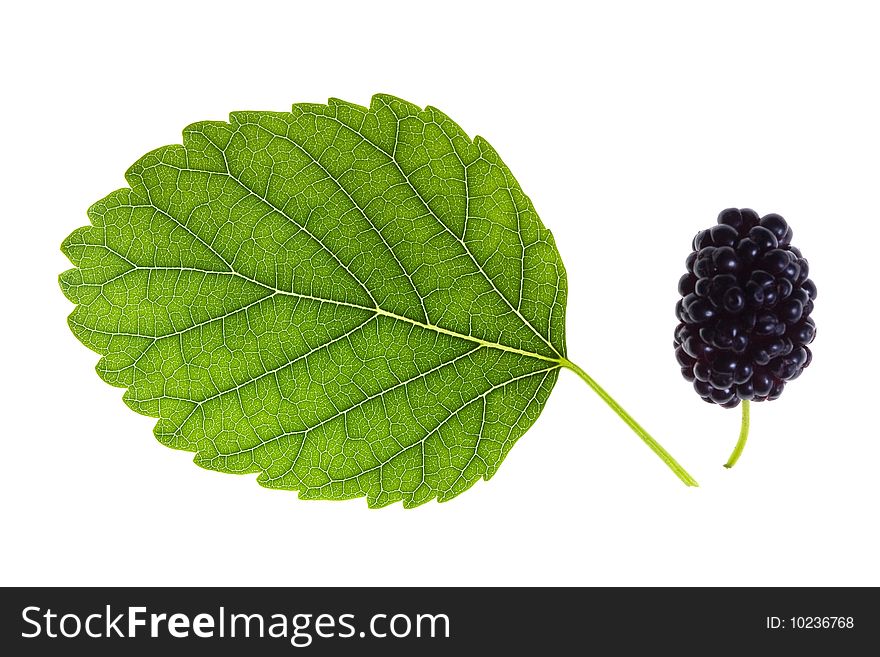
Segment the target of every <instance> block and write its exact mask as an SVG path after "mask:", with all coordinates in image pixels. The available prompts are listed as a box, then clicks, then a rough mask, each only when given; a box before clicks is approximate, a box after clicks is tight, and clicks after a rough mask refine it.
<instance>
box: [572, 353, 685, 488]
mask: <svg viewBox="0 0 880 657" xmlns="http://www.w3.org/2000/svg"><path fill="white" fill-rule="evenodd" d="M559 362H560V364H561V365H562V366H563V367H567V368H568V369H570V370H571V371H572V372H574V373H575V374H577V375H578V376H579V377H581V379H583V380H584V382H585V383H586V384H587V385H588V386H590V388H592V389H593V392H595V393H596V394H597V395H599V397H601V398H602V401H604V402H605V403H606V404H608V406H610V407H611V410H612V411H614V412H615V413H617V415H618V416H619V417H620V419H621V420H623V421H624V422H625V423H626V425H627V426H628V427H629V428H630V429H632V430H633V431H634V432H635V433H636V435H637V436H638V437H639V438H641V439H642V440H643V441H644V442H645V444H646V445H647V446H648V447H650V448H651V450H652V451H653V452H654V453H655V454H656V455H657V456H659V457H660V459H661V460H662V461H663V462H664V463H665V464H666V465H667V466H668V467H669V469H670V470H672V471H673V472H674V473H675V476H676V477H678V478H679V479H681V480H682V481H683V482H684V484H685V485H686V486H699V484H698V483H697V480H696V479H694V478H693V477H692V476H691V475H690V474H688V471H687V470H685V469H684V468H683V467H681V465H679V463H678V461H676V460H675V459H674V458H672V455H671V454H670V453H669V452H667V451H666V450H665V449H663V447H662V446H661V445H660V443H658V442H657V441H656V440H654V439H653V438H652V437H651V434H649V433H648V432H647V431H645V430H644V429H643V428H642V426H641V425H640V424H639V423H638V422H636V421H635V420H634V419H633V417H632V416H631V415H630V414H629V413H627V412H626V411H625V410H624V409H623V407H622V406H621V405H620V404H618V403H617V401H616V400H615V399H614V398H613V397H612V396H611V395H609V394H608V393H607V392H605V390H604V389H603V388H602V386H600V385H599V384H598V383H596V381H595V380H594V379H593V377H591V376H590V375H589V374H587V373H586V372H584V371H583V370H582V369H581V368H580V367H578V366H577V365H575V364H574V363H572V362H571V361H570V360H568V359H566V358H563V359H562V360H560V361H559Z"/></svg>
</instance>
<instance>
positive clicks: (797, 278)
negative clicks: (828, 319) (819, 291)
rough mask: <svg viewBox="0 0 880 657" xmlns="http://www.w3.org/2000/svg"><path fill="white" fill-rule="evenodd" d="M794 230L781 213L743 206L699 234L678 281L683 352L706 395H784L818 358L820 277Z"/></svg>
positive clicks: (714, 399) (728, 400) (711, 398)
mask: <svg viewBox="0 0 880 657" xmlns="http://www.w3.org/2000/svg"><path fill="white" fill-rule="evenodd" d="M791 238H792V230H791V227H790V226H789V225H788V223H787V222H786V221H785V219H783V218H782V217H780V216H779V215H778V214H768V215H764V216H763V217H758V214H757V213H756V212H755V211H754V210H749V209H742V210H739V209H736V208H729V209H727V210H724V211H723V212H721V214H719V215H718V225H717V226H713V227H712V228H710V229H708V230H703V231H700V232H699V233H697V235H696V237H694V241H693V245H692V246H693V252H692V253H691V254H690V255H689V256H688V257H687V260H686V261H685V265H686V267H687V273H686V274H685V275H684V276H682V277H681V279H680V280H679V281H678V292H679V294H681V297H682V298H681V299H680V300H679V302H678V303H677V304H676V306H675V315H676V317H677V318H678V321H679V322H680V323H679V325H678V326H677V327H676V329H675V357H676V360H678V364H679V365H680V366H681V374H682V376H684V378H685V379H687V380H688V381H690V382H692V383H693V385H694V389H695V390H696V391H697V394H699V395H700V397H701V398H702V399H703V400H704V401H707V402H709V403H711V404H720V405H721V406H723V407H725V408H733V407H735V406H737V405H738V404H739V403H740V401H741V400H749V401H766V400H770V401H772V400H774V399H778V398H779V396H780V395H781V394H782V391H783V389H784V388H785V384H786V383H787V382H788V381H792V380H793V379H796V378H797V377H799V376H800V375H801V372H803V370H804V368H806V367H807V366H808V365H809V364H810V361H811V360H812V354H811V353H810V349H809V347H808V346H807V345H808V344H810V343H811V342H812V341H813V338H815V336H816V324H815V323H814V322H813V320H812V319H811V318H810V314H811V313H812V312H813V301H814V300H815V298H816V285H815V284H814V283H813V281H812V280H810V279H809V278H808V277H809V272H810V267H809V264H808V263H807V260H806V259H805V258H804V257H803V256H802V255H801V252H800V251H799V250H798V249H797V248H796V247H794V246H792V245H791Z"/></svg>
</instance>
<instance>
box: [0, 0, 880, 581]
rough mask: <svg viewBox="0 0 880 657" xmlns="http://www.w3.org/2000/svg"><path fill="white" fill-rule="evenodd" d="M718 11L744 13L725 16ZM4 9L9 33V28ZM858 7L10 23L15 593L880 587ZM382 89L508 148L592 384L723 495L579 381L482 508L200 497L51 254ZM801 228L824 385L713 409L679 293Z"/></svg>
mask: <svg viewBox="0 0 880 657" xmlns="http://www.w3.org/2000/svg"><path fill="white" fill-rule="evenodd" d="M722 6H723V8H722ZM11 7H12V8H11ZM876 11H877V10H876V9H874V8H873V7H872V5H871V3H867V2H865V3H854V2H835V3H822V4H821V5H820V4H819V3H811V2H791V3H782V2H766V1H762V2H742V1H741V2H737V3H724V4H723V5H722V3H705V2H692V3H685V2H664V3H651V2H645V3H635V2H615V3H611V2H608V3H585V2H578V3H570V4H569V3H561V2H558V3H554V2H546V1H545V2H540V3H534V2H533V3H527V4H522V5H518V4H516V3H512V2H505V3H497V4H496V3H487V2H474V1H469V2H461V3H459V2H450V1H449V0H444V1H443V2H433V3H415V2H399V3H398V2H362V3H361V2H357V3H346V2H332V3H331V2H311V3H287V2H277V3H269V2H256V1H253V0H251V1H249V2H236V3H221V2H187V3H183V2H155V1H154V2H151V3H120V2H112V3H106V4H98V3H80V2H76V3H68V2H58V3H54V4H53V3H47V2H29V3H15V4H14V5H7V6H6V8H4V10H3V14H4V16H3V18H2V21H0V22H2V28H0V29H2V32H3V34H2V39H0V50H2V52H0V55H2V61H3V68H2V78H3V83H2V89H3V102H2V107H0V112H2V133H3V134H2V140H0V167H2V176H0V184H2V187H3V194H2V199H3V202H2V216H3V219H2V221H3V226H2V238H0V239H2V246H3V248H2V257H0V267H2V278H0V280H2V285H3V294H2V296H3V304H2V311H0V312H2V322H0V332H2V336H0V337H2V345H3V349H2V354H3V356H2V381H0V386H2V396H0V400H2V402H0V403H2V416H3V423H2V441H3V450H2V461H3V468H2V475H0V500H2V501H0V505H2V511H0V513H2V517H0V523H2V527H3V535H4V538H3V540H2V542H0V557H2V558H0V583H2V584H4V585H10V584H20V585H37V584H44V585H45V584H111V585H135V584H140V585H165V584H169V585H170V584H193V585H195V584H217V585H220V584H225V585H245V584H253V585H272V584H278V585H348V584H388V585H391V584H405V585H431V584H439V585H447V584H448V585H451V584H462V585H464V584H473V585H492V584H496V585H513V584H528V585H533V584H554V585H568V584H578V585H642V584H647V585H670V584H676V585H677V584H689V585H814V584H816V585H867V584H871V585H880V560H878V558H877V555H878V553H880V540H878V522H877V502H878V499H880V476H878V464H880V435H878V434H880V432H878V431H877V406H878V404H877V390H876V380H877V373H876V371H877V359H878V347H877V330H878V320H880V313H878V311H877V290H878V282H877V272H878V268H877V266H876V265H875V264H874V263H875V262H876V258H877V255H876V254H877V251H876V249H878V246H880V243H878V238H880V234H878V227H877V226H878V201H880V199H878V194H877V191H878V183H880V85H878V65H880V40H878V38H877V34H878V30H880V20H878V14H877V13H876ZM375 92H387V93H393V94H395V95H398V96H401V97H403V98H406V99H408V100H410V101H413V102H415V103H418V104H420V105H427V104H431V105H436V106H437V107H439V108H441V109H442V110H444V111H445V112H446V113H448V114H449V115H450V116H451V117H453V118H454V119H455V120H456V121H457V122H458V123H459V124H460V125H461V126H462V127H464V129H465V130H467V131H468V132H469V133H470V134H471V135H475V134H480V135H483V136H484V137H486V138H487V139H488V140H489V141H490V142H491V143H492V144H493V145H494V146H495V147H496V148H497V149H498V151H499V152H500V153H501V155H502V157H503V158H504V159H505V161H506V162H507V164H508V165H509V166H510V168H511V169H512V171H513V172H514V174H515V175H516V176H517V178H518V179H519V181H520V182H521V184H522V186H523V188H524V189H525V190H526V192H527V193H528V194H529V195H530V196H531V198H532V200H533V201H534V203H535V206H536V208H537V209H538V212H539V213H540V215H541V217H542V219H543V220H544V222H545V223H546V224H547V226H548V227H550V228H551V229H552V230H553V232H554V234H555V235H556V239H557V242H558V244H559V248H560V251H561V253H562V258H563V260H564V262H565V263H566V265H567V268H568V279H569V287H570V295H569V304H568V343H569V355H570V357H571V358H572V360H574V361H575V362H578V363H579V364H581V365H582V366H583V367H584V368H585V369H586V370H587V371H588V372H590V373H591V374H592V375H593V376H594V377H595V378H596V379H598V380H599V381H600V382H601V383H602V384H603V385H604V386H605V387H606V388H607V389H608V390H609V391H610V392H611V393H612V394H613V395H615V396H616V397H617V398H618V400H619V401H620V402H621V403H622V404H623V405H624V406H625V407H626V408H627V409H628V410H630V411H631V412H632V413H633V415H635V417H636V418H638V419H639V420H640V421H641V422H642V423H643V424H644V425H645V427H646V428H647V429H648V430H649V431H651V432H652V433H653V434H654V436H656V437H657V438H658V440H660V442H661V443H663V444H664V445H665V446H666V447H667V448H668V449H669V450H670V451H671V452H672V453H673V454H674V455H675V456H676V457H677V458H678V459H679V460H680V461H681V462H682V463H683V464H684V465H685V466H686V467H687V468H688V469H689V470H690V471H691V472H692V473H693V474H694V475H695V476H696V477H697V479H698V480H699V481H700V483H701V485H702V486H701V488H698V489H687V488H685V487H684V486H682V485H681V484H680V483H679V481H678V480H677V479H676V478H675V477H674V476H673V475H672V474H671V473H670V472H669V471H668V470H667V469H666V468H665V467H664V466H663V465H662V463H661V462H660V461H659V460H658V459H657V458H656V457H655V456H654V455H653V454H652V453H651V452H650V451H649V450H648V449H647V448H646V447H645V446H644V445H643V444H642V443H641V442H640V441H639V440H638V438H636V437H635V436H634V435H633V434H632V433H631V432H630V431H629V429H627V427H626V426H624V424H623V423H622V422H620V421H619V420H618V419H617V418H616V416H615V415H614V414H613V413H612V412H611V411H610V410H609V409H608V408H607V407H605V406H604V405H603V404H602V402H601V401H600V400H599V399H598V398H597V397H596V396H595V395H594V394H593V393H592V392H591V391H590V390H589V389H588V388H587V387H586V386H584V384H583V383H582V382H581V381H580V380H578V379H577V378H576V377H575V376H574V375H573V374H571V373H570V372H567V371H565V372H563V373H562V375H561V376H560V379H559V382H558V384H557V386H556V389H555V390H554V392H553V394H552V396H551V398H550V401H549V403H548V404H547V406H546V409H545V410H544V412H543V414H542V416H541V418H540V419H539V420H538V422H537V424H536V425H535V426H534V427H533V428H532V430H530V431H529V432H528V433H527V434H526V436H525V437H524V438H523V439H522V440H521V441H520V442H519V444H517V446H516V447H515V448H514V449H513V450H512V452H511V454H510V456H509V457H508V458H507V460H506V461H505V463H504V464H503V466H502V467H501V469H500V471H499V472H498V474H497V475H496V476H495V478H494V479H493V480H492V481H490V482H479V483H477V484H476V485H475V486H474V487H473V488H472V489H471V490H470V491H468V492H467V493H465V494H464V495H462V496H460V497H458V498H456V499H455V500H453V501H452V502H450V503H448V504H442V505H440V504H436V503H430V504H428V505H425V506H423V507H420V508H418V509H416V510H412V511H405V510H404V509H403V508H402V507H401V506H400V505H399V504H398V505H395V506H392V507H389V508H385V509H383V510H378V511H371V510H368V509H367V506H366V503H365V502H364V501H363V500H356V501H350V502H336V503H331V502H303V501H299V500H298V499H297V497H296V495H295V494H294V493H289V492H277V491H269V490H266V489H263V488H261V487H259V486H258V485H257V484H256V483H255V482H254V481H253V480H254V477H253V476H244V477H235V476H231V475H224V474H218V473H214V472H208V471H205V470H201V469H199V468H198V467H196V466H195V465H193V464H192V462H191V460H192V455H191V454H189V453H186V452H176V451H172V450H169V449H166V448H165V447H162V446H161V445H159V444H158V443H157V442H156V441H155V440H154V438H153V437H152V433H151V432H152V425H153V423H154V420H152V419H150V418H146V417H141V416H138V415H136V414H134V413H133V412H132V411H130V410H129V409H128V408H127V407H125V405H124V404H123V403H122V401H121V399H120V398H121V395H122V392H123V391H122V390H120V389H116V388H112V387H109V386H107V385H106V384H104V383H103V382H102V381H100V380H99V378H98V377H97V375H96V374H95V373H94V371H93V367H94V365H95V363H96V362H97V359H98V356H97V355H96V354H94V353H92V352H90V351H88V350H87V349H86V348H85V347H83V346H82V345H81V344H80V343H79V342H78V341H77V340H76V339H75V338H74V336H73V335H72V334H71V333H70V331H69V330H68V328H67V326H66V323H65V317H66V315H67V314H68V313H69V312H70V311H71V309H72V306H71V304H70V303H69V302H67V300H65V299H64V297H63V296H62V294H61V292H60V291H59V289H58V285H57V279H56V277H57V275H58V273H60V272H61V271H63V270H64V269H66V268H68V267H69V263H68V262H67V261H66V259H65V258H64V256H63V255H62V254H61V253H60V251H59V249H58V247H59V245H60V243H61V241H62V239H63V238H64V237H65V236H66V235H67V234H68V233H69V232H71V231H72V230H73V229H75V228H77V227H78V226H80V225H83V224H85V223H87V219H86V216H85V210H86V208H87V207H88V206H89V205H90V204H91V203H92V202H94V201H96V200H98V199H99V198H101V197H103V196H104V195H106V194H107V193H109V192H110V191H112V190H114V189H116V188H118V187H121V186H123V185H124V180H123V172H124V171H125V169H126V168H127V167H128V166H129V165H130V164H131V163H132V162H134V161H135V160H136V159H137V158H138V157H140V156H141V155H142V154H143V153H145V152H146V151H148V150H151V149H153V148H155V147H158V146H161V145H164V144H169V143H179V141H180V138H181V134H180V133H181V129H182V128H183V127H184V126H185V125H187V124H189V123H191V122H194V121H197V120H202V119H224V118H225V116H226V114H227V113H228V112H229V111H231V110H238V109H267V110H284V109H286V108H287V107H288V106H289V105H290V104H291V103H292V102H300V101H309V102H322V101H324V100H326V98H328V97H330V96H337V97H341V98H344V99H346V100H350V101H353V102H358V103H361V104H367V103H368V102H369V99H370V96H371V95H372V94H373V93H375ZM731 205H737V206H751V207H754V208H755V209H757V210H758V211H759V212H761V213H762V214H763V213H767V212H774V211H775V212H779V213H781V214H783V215H784V216H785V217H786V218H788V219H789V220H790V222H791V223H792V225H793V227H794V230H795V240H794V241H795V244H797V245H799V246H800V248H801V249H802V250H803V252H804V254H805V255H806V256H807V257H808V258H809V260H810V262H811V266H812V267H811V269H812V276H813V278H814V280H816V281H817V284H818V287H819V299H818V303H817V306H816V311H815V314H814V317H815V318H816V321H817V323H818V326H819V331H818V338H817V341H816V343H815V350H814V353H815V359H814V362H813V365H812V366H811V367H810V369H809V370H808V371H807V372H806V373H805V375H804V376H803V377H802V378H801V379H799V380H798V381H797V382H795V383H794V384H792V385H791V386H790V387H789V388H788V389H787V390H786V392H785V394H784V396H783V398H782V399H781V400H779V401H778V402H774V403H772V404H756V405H754V408H753V414H752V415H753V432H752V437H751V440H750V442H749V445H748V447H747V449H746V452H745V454H744V456H743V457H742V459H741V460H740V463H739V464H738V465H737V467H736V468H735V469H734V470H733V471H726V470H724V469H723V468H722V467H721V464H722V463H723V462H724V460H725V459H726V457H727V455H728V453H729V451H730V449H731V448H732V446H733V444H734V442H735V439H736V434H737V431H738V427H739V417H738V411H725V410H722V409H720V408H718V407H712V406H709V405H707V404H704V403H703V402H701V401H700V400H699V399H698V397H697V396H696V395H695V394H694V392H693V391H692V390H691V388H690V386H689V385H688V384H687V383H685V382H684V381H683V380H682V379H681V377H680V375H679V371H678V367H677V366H676V364H675V361H674V358H673V353H672V346H671V342H672V331H673V327H674V325H675V319H674V317H673V306H674V304H675V301H676V289H675V288H676V281H677V279H678V277H679V275H680V274H681V273H682V272H683V261H684V258H685V256H686V255H687V253H688V251H689V245H690V240H691V237H692V236H693V234H694V233H695V232H696V231H697V230H698V229H701V228H704V227H707V226H709V225H711V224H712V223H713V222H714V219H715V216H716V214H717V212H718V211H719V210H721V209H722V208H725V207H728V206H731Z"/></svg>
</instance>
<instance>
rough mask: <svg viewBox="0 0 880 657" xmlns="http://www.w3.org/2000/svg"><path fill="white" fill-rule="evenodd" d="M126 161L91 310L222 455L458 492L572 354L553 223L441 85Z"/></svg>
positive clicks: (204, 133) (255, 120)
mask: <svg viewBox="0 0 880 657" xmlns="http://www.w3.org/2000/svg"><path fill="white" fill-rule="evenodd" d="M126 180H127V182H128V184H129V185H130V188H125V189H120V190H117V191H115V192H113V193H112V194H110V195H109V196H107V197H106V198H104V199H103V200H101V201H99V202H98V203H96V204H95V205H93V206H92V207H91V208H90V209H89V212H88V215H89V219H90V221H91V225H90V226H87V227H84V228H80V229H78V230H76V231H74V232H73V233H72V234H71V235H70V236H69V237H68V238H67V239H66V240H65V242H64V244H63V246H62V249H63V251H64V253H65V254H67V256H68V257H69V258H70V260H71V261H72V262H73V263H74V265H76V268H75V269H71V270H69V271H66V272H64V273H63V274H62V275H61V279H60V280H61V287H62V290H63V291H64V293H65V295H66V296H67V297H68V298H69V299H70V300H71V301H73V302H74V303H75V304H77V307H76V309H75V310H74V311H73V313H72V314H71V315H70V318H69V324H70V327H71V329H72V330H73V332H74V333H75V334H76V336H77V337H78V338H79V339H80V340H81V341H82V342H83V343H84V344H85V345H87V346H88V347H89V348H91V349H93V350H95V351H97V352H98V353H99V354H101V355H102V358H101V360H100V361H99V363H98V366H97V370H98V373H99V374H100V376H101V377H102V378H103V379H104V380H105V381H107V382H108V383H110V384H112V385H115V386H121V387H125V388H127V389H128V390H127V391H126V393H125V395H124V399H125V402H126V403H127V404H128V405H129V406H130V407H131V408H132V409H134V410H135V411H137V412H138V413H142V414H145V415H149V416H151V417H156V418H158V422H157V423H156V427H155V434H156V437H157V438H158V439H159V441H161V442H162V443H164V444H165V445H168V446H169V447H173V448H175V449H183V450H188V451H192V452H195V462H196V463H197V464H198V465H200V466H202V467H204V468H208V469H212V470H218V471H221V472H230V473H239V474H241V473H259V476H258V479H257V480H258V482H259V483H260V484H262V485H263V486H266V487H270V488H281V489H289V490H297V491H299V495H300V497H301V498H304V499H334V500H339V499H348V498H355V497H362V496H364V497H366V498H367V500H368V503H369V504H370V505H371V506H383V505H386V504H390V503H392V502H395V501H398V500H401V501H403V504H404V506H407V507H412V506H417V505H419V504H422V503H424V502H427V501H428V500H431V499H434V498H436V499H438V500H440V501H445V500H448V499H450V498H452V497H455V496H456V495H458V494H460V493H461V492H463V491H465V490H467V489H468V488H469V487H470V486H471V485H473V484H474V483H475V482H476V481H477V480H478V479H479V478H481V477H482V478H484V479H488V478H489V477H491V476H492V475H493V474H495V472H496V471H497V470H498V467H499V465H500V464H501V462H502V460H503V459H504V457H505V456H506V454H507V452H508V451H509V450H510V448H511V447H512V446H513V444H514V443H515V442H516V441H517V440H518V439H519V438H520V437H521V436H522V435H523V434H524V433H525V431H526V430H527V429H528V428H529V427H530V426H531V425H532V423H534V421H535V420H536V419H537V417H538V415H539V414H540V412H541V410H542V408H543V406H544V403H545V402H546V400H547V397H548V395H549V394H550V391H551V390H552V388H553V385H554V384H555V383H556V379H557V376H558V373H559V369H560V368H561V367H563V366H568V367H572V364H571V363H570V362H569V361H568V360H567V359H566V358H565V355H566V354H565V301H566V277H565V269H564V267H563V264H562V261H561V259H560V257H559V253H558V251H557V249H556V246H555V244H554V241H553V236H552V235H551V234H550V231H548V230H547V229H546V228H545V227H544V226H543V224H542V223H541V221H540V219H539V218H538V216H537V214H536V213H535V210H534V208H533V207H532V204H531V201H530V200H529V198H528V197H527V196H526V195H525V194H524V193H523V191H522V189H521V188H520V186H519V184H518V183H517V181H516V180H515V179H514V177H513V175H512V174H511V173H510V170H509V169H508V168H507V167H506V166H505V165H504V163H503V162H502V161H501V159H500V158H499V156H498V154H497V153H496V152H495V150H494V149H493V148H492V147H491V146H490V145H489V144H488V143H487V142H486V141H485V140H484V139H482V138H480V137H476V138H475V139H473V140H472V139H470V138H469V137H468V136H467V135H466V134H465V133H464V131H463V130H462V129H461V128H460V127H459V126H458V125H456V124H455V123H454V122H453V121H452V120H451V119H449V117H447V116H446V115H444V114H443V113H441V112H440V111H439V110H437V109H434V108H433V107H428V108H426V109H424V110H421V109H419V108H418V107H415V106H414V105H412V104H410V103H407V102H404V101H402V100H400V99H397V98H393V97H391V96H384V95H378V96H375V97H374V98H373V100H372V103H371V106H370V108H364V107H360V106H357V105H352V104H350V103H346V102H343V101H339V100H331V101H329V103H328V104H327V105H311V104H299V105H294V106H293V108H292V111H291V112H235V113H233V114H231V115H230V120H229V123H223V122H203V123H196V124H193V125H191V126H189V127H188V128H186V129H185V130H184V134H183V145H182V146H180V145H175V146H166V147H164V148H160V149H158V150H155V151H153V152H151V153H148V154H147V155H145V156H144V157H142V158H141V159H140V160H139V161H138V162H136V163H135V164H134V166H132V167H131V168H130V169H129V170H128V172H127V174H126ZM578 370H579V368H578ZM576 371H577V370H576ZM579 373H582V371H580V372H579ZM584 376H585V374H584ZM585 380H587V379H585ZM588 383H589V381H588ZM591 385H592V384H591ZM621 410H622V409H621ZM655 451H656V450H655ZM670 458H671V457H670ZM676 465H677V464H676Z"/></svg>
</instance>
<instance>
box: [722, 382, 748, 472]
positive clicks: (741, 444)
mask: <svg viewBox="0 0 880 657" xmlns="http://www.w3.org/2000/svg"><path fill="white" fill-rule="evenodd" d="M742 408H743V411H742V424H741V425H740V428H739V440H737V441H736V447H734V448H733V453H732V454H731V455H730V458H729V459H727V463H725V464H724V467H725V468H727V469H730V468H732V467H733V466H734V465H736V462H737V461H738V460H739V456H740V454H742V453H743V449H745V446H746V440H748V439H749V415H750V411H749V400H748V399H745V400H743V403H742Z"/></svg>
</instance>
